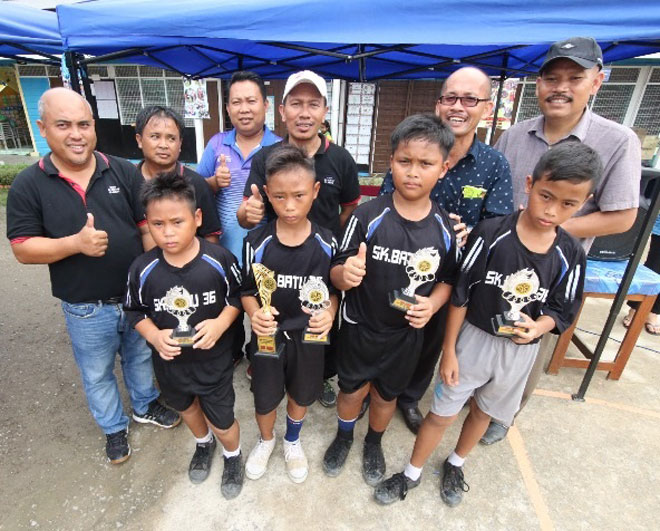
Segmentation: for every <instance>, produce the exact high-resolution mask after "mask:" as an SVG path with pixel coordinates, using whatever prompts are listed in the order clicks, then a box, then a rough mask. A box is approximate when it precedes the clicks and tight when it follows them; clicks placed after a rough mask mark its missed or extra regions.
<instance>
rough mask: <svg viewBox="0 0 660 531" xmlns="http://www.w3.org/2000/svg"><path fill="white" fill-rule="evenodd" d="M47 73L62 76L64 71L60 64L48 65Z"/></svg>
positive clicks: (51, 75) (49, 75)
mask: <svg viewBox="0 0 660 531" xmlns="http://www.w3.org/2000/svg"><path fill="white" fill-rule="evenodd" d="M46 74H47V75H48V77H60V76H61V75H62V72H61V71H60V67H59V66H47V67H46Z"/></svg>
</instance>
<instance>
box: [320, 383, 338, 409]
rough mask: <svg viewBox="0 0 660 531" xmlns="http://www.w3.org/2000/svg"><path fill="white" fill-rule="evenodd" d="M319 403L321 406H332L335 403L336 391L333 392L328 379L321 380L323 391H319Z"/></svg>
mask: <svg viewBox="0 0 660 531" xmlns="http://www.w3.org/2000/svg"><path fill="white" fill-rule="evenodd" d="M319 403H320V404H321V405H322V406H323V407H332V406H334V405H335V404H336V403H337V393H335V390H334V388H333V387H332V382H331V381H330V380H323V391H321V396H320V397H319Z"/></svg>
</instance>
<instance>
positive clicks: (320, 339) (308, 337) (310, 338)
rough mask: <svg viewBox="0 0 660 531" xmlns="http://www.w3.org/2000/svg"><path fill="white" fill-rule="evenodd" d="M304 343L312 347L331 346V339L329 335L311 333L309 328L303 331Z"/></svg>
mask: <svg viewBox="0 0 660 531" xmlns="http://www.w3.org/2000/svg"><path fill="white" fill-rule="evenodd" d="M302 342H303V343H308V344H310V345H329V344H330V337H329V336H328V334H323V335H321V334H315V333H314V332H310V331H309V328H305V330H304V331H303V336H302Z"/></svg>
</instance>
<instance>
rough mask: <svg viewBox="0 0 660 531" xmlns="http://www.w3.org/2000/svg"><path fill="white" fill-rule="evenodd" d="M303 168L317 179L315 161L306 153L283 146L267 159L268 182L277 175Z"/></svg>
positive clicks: (295, 148) (287, 145) (288, 145)
mask: <svg viewBox="0 0 660 531" xmlns="http://www.w3.org/2000/svg"><path fill="white" fill-rule="evenodd" d="M295 168H302V169H303V170H305V171H306V172H307V173H309V174H310V176H311V177H312V179H316V170H315V169H314V161H313V160H312V159H310V158H307V155H305V152H304V151H303V150H302V149H300V148H298V147H296V146H292V145H291V144H282V145H280V146H278V147H276V148H275V149H273V150H272V151H271V152H270V153H269V154H268V157H267V158H266V182H268V181H269V180H270V178H271V177H272V176H273V175H275V174H276V173H280V172H282V171H291V170H293V169H295Z"/></svg>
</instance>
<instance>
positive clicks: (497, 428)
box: [479, 420, 509, 446]
mask: <svg viewBox="0 0 660 531" xmlns="http://www.w3.org/2000/svg"><path fill="white" fill-rule="evenodd" d="M507 433H509V427H508V426H505V425H504V424H500V423H499V422H495V421H494V420H491V421H490V424H489V425H488V429H487V430H486V433H484V436H483V437H482V438H481V439H480V440H479V442H480V443H481V444H485V445H486V446H490V445H491V444H495V443H496V442H500V441H501V440H502V439H504V438H505V437H506V434H507Z"/></svg>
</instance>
